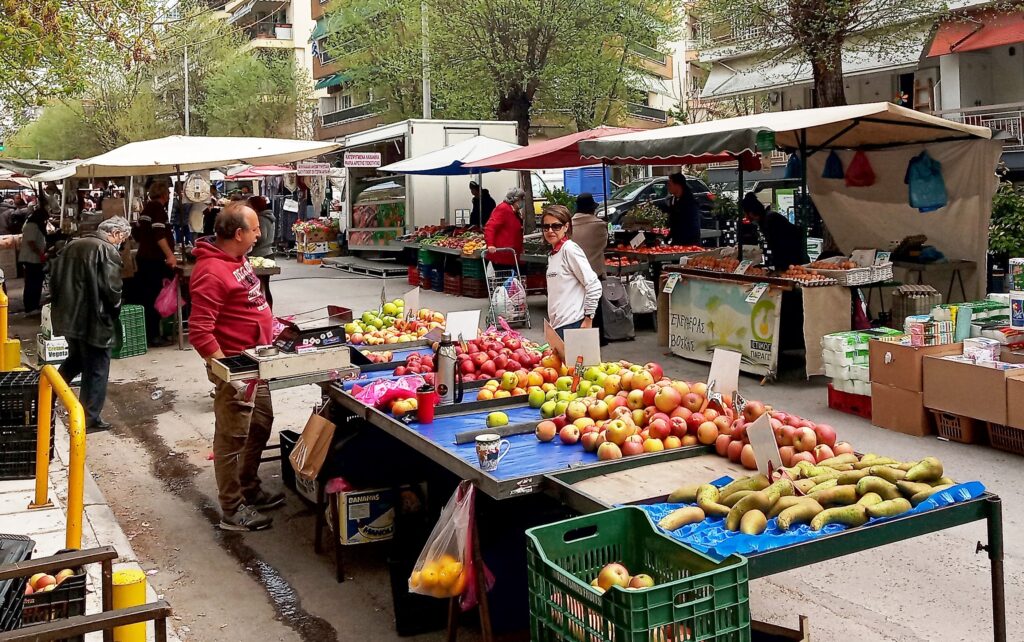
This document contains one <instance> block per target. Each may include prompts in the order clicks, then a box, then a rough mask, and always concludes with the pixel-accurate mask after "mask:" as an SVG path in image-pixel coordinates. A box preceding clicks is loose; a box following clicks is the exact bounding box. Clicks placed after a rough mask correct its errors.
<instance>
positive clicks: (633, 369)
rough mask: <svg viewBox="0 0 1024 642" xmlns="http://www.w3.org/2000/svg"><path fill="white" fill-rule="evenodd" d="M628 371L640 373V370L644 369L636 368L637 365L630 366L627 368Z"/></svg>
mask: <svg viewBox="0 0 1024 642" xmlns="http://www.w3.org/2000/svg"><path fill="white" fill-rule="evenodd" d="M629 369H630V370H632V371H633V372H640V371H641V370H643V369H644V367H643V366H638V365H632V366H630V367H629Z"/></svg>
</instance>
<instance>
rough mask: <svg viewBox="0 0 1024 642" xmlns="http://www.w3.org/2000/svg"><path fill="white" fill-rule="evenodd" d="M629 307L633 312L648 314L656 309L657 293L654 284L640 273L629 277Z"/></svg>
mask: <svg viewBox="0 0 1024 642" xmlns="http://www.w3.org/2000/svg"><path fill="white" fill-rule="evenodd" d="M627 289H628V290H629V307H630V309H631V310H632V311H633V314H650V313H651V312H655V311H657V309H658V295H657V293H656V292H655V291H654V284H653V283H651V282H650V281H648V280H647V279H645V278H644V277H643V276H642V275H640V274H635V275H633V277H632V278H630V279H629V285H628V286H627Z"/></svg>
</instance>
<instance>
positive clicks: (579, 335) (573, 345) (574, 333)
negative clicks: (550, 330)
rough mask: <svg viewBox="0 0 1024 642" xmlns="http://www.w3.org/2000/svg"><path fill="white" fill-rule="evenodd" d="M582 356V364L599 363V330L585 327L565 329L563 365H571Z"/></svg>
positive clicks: (592, 364)
mask: <svg viewBox="0 0 1024 642" xmlns="http://www.w3.org/2000/svg"><path fill="white" fill-rule="evenodd" d="M581 355H582V356H583V365H585V366H596V365H598V364H599V363H601V331H600V330H598V329H597V328H586V329H579V330H566V331H565V365H567V366H572V364H575V363H576V361H577V360H578V359H579V357H580V356H581Z"/></svg>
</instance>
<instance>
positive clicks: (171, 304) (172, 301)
mask: <svg viewBox="0 0 1024 642" xmlns="http://www.w3.org/2000/svg"><path fill="white" fill-rule="evenodd" d="M153 309H154V310H156V313H157V314H159V315H160V316H161V317H169V316H171V315H172V314H174V312H175V311H176V310H177V309H178V277H177V275H175V276H174V278H173V279H164V286H163V287H162V288H161V289H160V294H158V295H156V301H155V302H154V303H153Z"/></svg>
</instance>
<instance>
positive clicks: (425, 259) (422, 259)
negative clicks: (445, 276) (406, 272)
mask: <svg viewBox="0 0 1024 642" xmlns="http://www.w3.org/2000/svg"><path fill="white" fill-rule="evenodd" d="M417 258H418V259H419V263H420V264H422V265H433V264H434V263H438V262H439V261H440V258H441V255H440V254H438V253H437V252H431V251H430V250H427V249H423V248H420V250H419V252H418V253H417Z"/></svg>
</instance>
